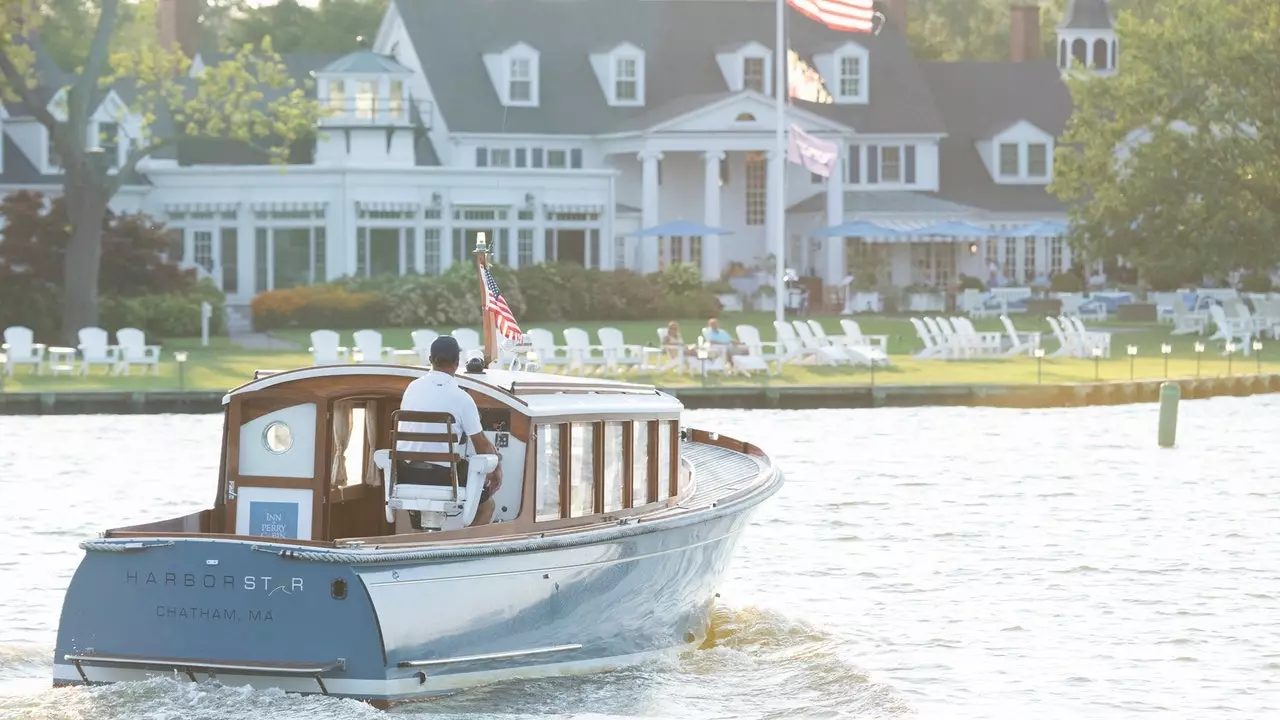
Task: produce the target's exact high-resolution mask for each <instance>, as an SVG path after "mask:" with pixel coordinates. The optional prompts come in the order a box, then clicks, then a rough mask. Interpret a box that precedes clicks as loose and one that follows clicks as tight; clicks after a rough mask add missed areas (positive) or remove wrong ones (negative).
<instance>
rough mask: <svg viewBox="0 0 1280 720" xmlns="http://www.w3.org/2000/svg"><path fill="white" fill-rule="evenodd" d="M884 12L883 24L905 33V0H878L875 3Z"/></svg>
mask: <svg viewBox="0 0 1280 720" xmlns="http://www.w3.org/2000/svg"><path fill="white" fill-rule="evenodd" d="M876 4H877V5H879V6H880V7H881V8H883V10H882V12H884V20H885V24H886V25H889V26H891V27H894V28H896V29H897V30H898V32H900V33H902V34H903V35H906V34H907V0H879V2H877V3H876Z"/></svg>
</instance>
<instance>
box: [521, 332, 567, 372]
mask: <svg viewBox="0 0 1280 720" xmlns="http://www.w3.org/2000/svg"><path fill="white" fill-rule="evenodd" d="M524 336H525V339H526V340H528V341H529V344H530V345H532V346H533V352H534V353H535V354H536V355H537V356H538V366H539V367H540V368H542V369H544V370H545V369H547V368H552V367H564V368H567V367H569V353H568V350H567V349H566V348H562V347H560V346H558V345H556V339H555V336H554V335H552V334H551V331H550V330H544V329H542V328H532V329H530V330H526V331H525V333H524ZM561 351H564V352H561Z"/></svg>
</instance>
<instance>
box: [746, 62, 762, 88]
mask: <svg viewBox="0 0 1280 720" xmlns="http://www.w3.org/2000/svg"><path fill="white" fill-rule="evenodd" d="M742 89H743V90H755V91H756V92H758V93H763V92H764V91H765V90H764V58H758V57H749V58H743V59H742Z"/></svg>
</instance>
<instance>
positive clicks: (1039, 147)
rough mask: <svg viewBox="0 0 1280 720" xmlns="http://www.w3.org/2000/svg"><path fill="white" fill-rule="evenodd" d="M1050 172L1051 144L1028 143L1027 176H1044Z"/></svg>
mask: <svg viewBox="0 0 1280 720" xmlns="http://www.w3.org/2000/svg"><path fill="white" fill-rule="evenodd" d="M1048 174H1049V146H1048V145H1046V144H1044V143H1031V144H1029V145H1027V177H1033V178H1042V177H1045V176H1047V175H1048Z"/></svg>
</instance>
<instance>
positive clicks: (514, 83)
mask: <svg viewBox="0 0 1280 720" xmlns="http://www.w3.org/2000/svg"><path fill="white" fill-rule="evenodd" d="M509 68H510V69H509V71H508V75H507V99H508V100H510V102H511V104H512V105H527V104H529V103H531V102H532V101H533V60H532V59H531V58H527V57H517V58H511V63H510V65H509Z"/></svg>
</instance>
